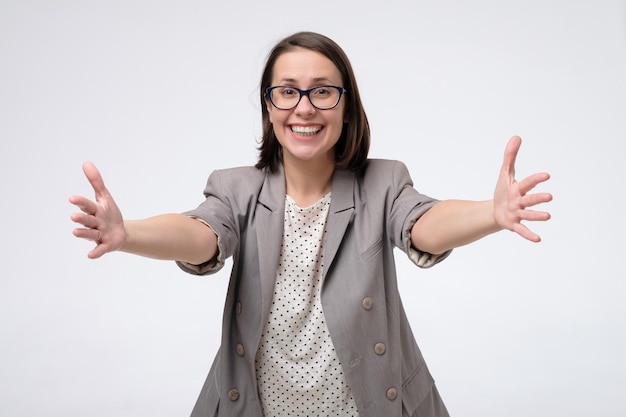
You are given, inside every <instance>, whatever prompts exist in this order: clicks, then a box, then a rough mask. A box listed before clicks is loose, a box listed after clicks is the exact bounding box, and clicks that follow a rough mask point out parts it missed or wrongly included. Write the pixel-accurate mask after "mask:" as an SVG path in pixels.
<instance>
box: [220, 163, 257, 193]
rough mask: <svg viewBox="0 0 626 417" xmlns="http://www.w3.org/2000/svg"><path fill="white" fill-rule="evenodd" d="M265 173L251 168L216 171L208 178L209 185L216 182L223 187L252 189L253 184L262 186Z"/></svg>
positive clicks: (243, 167) (242, 167)
mask: <svg viewBox="0 0 626 417" xmlns="http://www.w3.org/2000/svg"><path fill="white" fill-rule="evenodd" d="M266 175H267V172H266V170H265V169H263V170H261V169H258V168H255V167H253V166H241V167H233V168H225V169H217V170H215V171H213V172H212V173H211V175H210V176H209V183H212V182H218V181H219V183H221V184H222V185H224V186H231V185H233V184H236V185H237V187H238V188H239V187H244V188H245V187H247V186H252V187H254V185H255V184H262V183H263V180H264V179H265V176H266Z"/></svg>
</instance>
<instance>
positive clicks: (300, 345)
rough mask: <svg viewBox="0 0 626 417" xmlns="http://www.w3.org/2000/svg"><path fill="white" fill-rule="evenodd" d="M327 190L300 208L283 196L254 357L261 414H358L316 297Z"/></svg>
mask: <svg viewBox="0 0 626 417" xmlns="http://www.w3.org/2000/svg"><path fill="white" fill-rule="evenodd" d="M329 206H330V193H328V194H326V195H325V196H324V197H323V198H322V199H321V200H319V201H318V202H317V203H315V204H313V205H312V206H310V207H306V208H301V207H298V206H297V205H296V203H295V202H294V201H293V200H292V199H291V197H289V196H287V197H286V201H285V222H284V231H283V244H282V246H281V256H280V261H279V264H278V271H277V273H276V284H275V287H274V298H273V300H272V307H271V310H270V314H269V318H268V321H267V322H266V323H265V327H264V329H263V334H262V336H261V341H260V344H259V349H258V351H257V355H256V372H257V384H258V390H259V396H260V399H261V404H262V406H263V413H264V416H265V417H275V416H281V417H283V416H302V417H311V416H338V417H348V416H350V417H354V416H358V412H357V408H356V404H355V402H354V398H353V397H352V392H351V390H350V388H349V387H348V385H347V383H346V379H345V376H344V374H343V370H342V367H341V364H340V363H339V358H338V357H337V354H336V352H335V349H334V347H333V343H332V341H331V339H330V334H329V332H328V328H327V326H326V321H325V319H324V312H323V311H322V303H321V299H320V287H321V277H322V271H323V267H324V241H325V227H324V226H325V224H326V218H327V216H328V208H329Z"/></svg>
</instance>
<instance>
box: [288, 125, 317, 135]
mask: <svg viewBox="0 0 626 417" xmlns="http://www.w3.org/2000/svg"><path fill="white" fill-rule="evenodd" d="M320 130H322V126H291V131H292V132H293V133H295V134H296V135H300V136H313V135H316V134H317V133H319V131H320Z"/></svg>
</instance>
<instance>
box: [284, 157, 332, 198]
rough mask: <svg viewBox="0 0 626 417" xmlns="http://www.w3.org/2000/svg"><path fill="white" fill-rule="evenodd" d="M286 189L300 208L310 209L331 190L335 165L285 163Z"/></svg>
mask: <svg viewBox="0 0 626 417" xmlns="http://www.w3.org/2000/svg"><path fill="white" fill-rule="evenodd" d="M283 165H284V168H285V189H286V192H287V194H288V195H289V196H290V197H291V198H292V199H293V200H294V201H295V202H296V204H297V205H299V206H300V207H308V206H310V205H312V204H314V203H315V202H316V201H318V200H319V199H320V198H322V197H323V196H324V195H326V194H327V193H328V192H329V191H330V190H331V184H332V179H333V172H334V170H335V167H334V164H332V163H329V164H322V165H321V164H319V161H318V162H316V163H311V164H307V163H298V164H290V163H288V161H283Z"/></svg>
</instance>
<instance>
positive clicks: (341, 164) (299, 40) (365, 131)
mask: <svg viewBox="0 0 626 417" xmlns="http://www.w3.org/2000/svg"><path fill="white" fill-rule="evenodd" d="M296 48H305V49H309V50H311V51H316V52H319V53H321V54H322V55H324V56H325V57H326V58H328V59H330V60H331V61H332V63H333V64H335V66H336V67H337V69H338V70H339V73H340V74H341V78H342V82H343V87H344V88H345V89H346V93H345V94H344V97H345V100H346V106H345V110H344V111H345V114H344V120H345V122H344V125H343V129H342V131H341V136H340V137H339V140H338V141H337V144H336V145H335V166H336V167H338V168H347V169H350V170H352V171H358V170H359V169H361V168H362V167H363V165H364V164H365V161H366V160H367V153H368V151H369V146H370V128H369V123H368V121H367V116H366V115H365V110H364V109H363V104H362V103H361V97H360V96H359V89H358V87H357V84H356V78H355V76H354V72H353V71H352V65H351V64H350V61H349V60H348V57H347V56H346V54H345V52H344V51H343V50H342V49H341V47H340V46H339V45H337V43H335V41H333V40H332V39H330V38H328V37H326V36H324V35H320V34H318V33H314V32H298V33H295V34H293V35H290V36H288V37H286V38H284V39H283V40H281V41H280V42H278V43H277V44H276V45H275V46H274V48H273V49H272V51H271V52H270V54H269V56H268V58H267V62H266V63H265V69H264V70H263V75H262V76H261V86H260V87H261V91H260V97H261V116H262V121H263V138H262V141H261V145H260V146H259V151H260V152H259V161H258V162H257V163H256V165H255V166H256V167H257V168H259V169H261V168H265V167H268V168H269V170H270V171H272V172H275V171H277V169H278V166H279V164H280V163H281V162H282V147H281V145H280V143H278V139H276V135H275V134H274V128H273V127H272V124H271V123H270V118H269V112H268V110H267V105H268V104H266V103H267V101H266V96H265V89H266V88H267V87H270V86H271V82H272V71H273V69H274V64H275V63H276V60H277V59H278V57H279V56H280V55H282V54H284V53H285V52H290V51H292V50H294V49H296ZM270 105H271V104H270Z"/></svg>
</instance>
